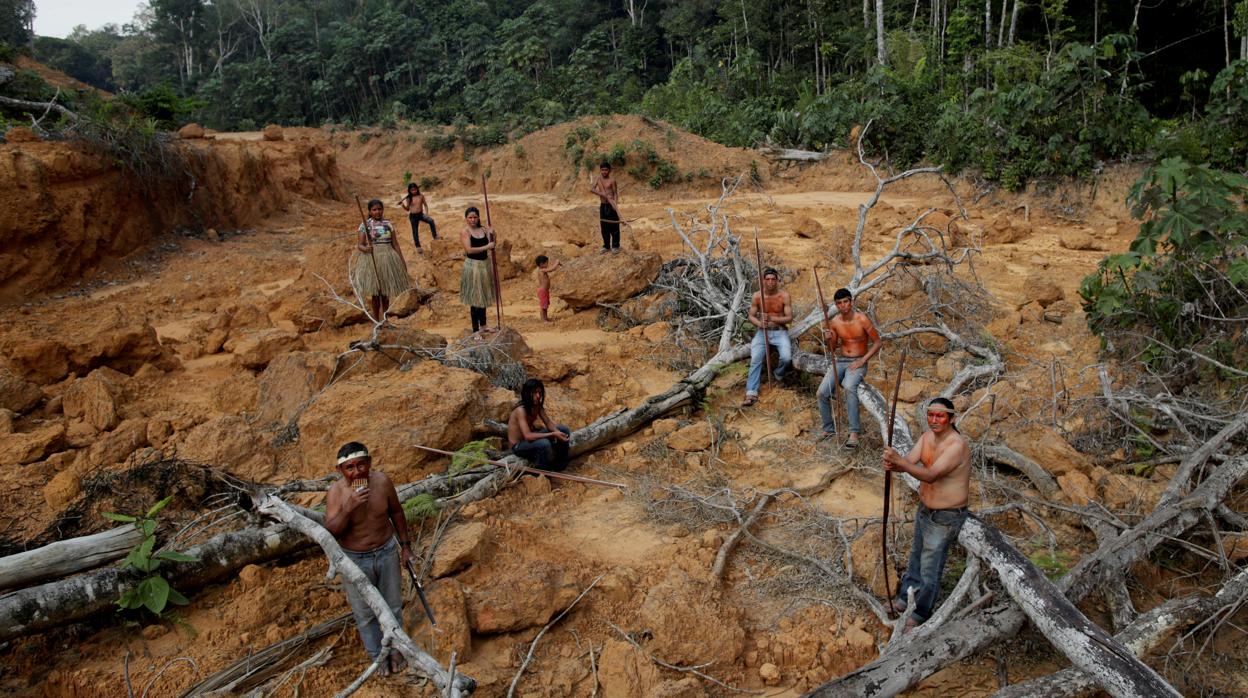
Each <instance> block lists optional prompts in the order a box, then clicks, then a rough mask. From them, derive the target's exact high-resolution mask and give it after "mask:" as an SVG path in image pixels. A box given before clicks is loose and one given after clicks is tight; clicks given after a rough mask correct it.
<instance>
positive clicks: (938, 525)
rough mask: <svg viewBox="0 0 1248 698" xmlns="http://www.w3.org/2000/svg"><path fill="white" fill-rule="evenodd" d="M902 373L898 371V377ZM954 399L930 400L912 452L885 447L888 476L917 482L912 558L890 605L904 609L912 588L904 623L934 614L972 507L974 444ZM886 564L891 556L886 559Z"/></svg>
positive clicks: (940, 398)
mask: <svg viewBox="0 0 1248 698" xmlns="http://www.w3.org/2000/svg"><path fill="white" fill-rule="evenodd" d="M900 378H901V376H900V375H899V376H898V380H899V381H900ZM954 417H955V415H954V411H953V402H952V401H950V400H949V399H947V398H943V397H937V398H933V399H932V401H931V402H929V403H928V405H927V427H928V429H927V431H925V432H923V436H921V437H919V440H918V443H916V444H915V445H914V448H912V449H910V453H908V454H906V455H904V456H903V455H901V454H900V453H898V452H897V451H895V450H893V449H892V447H891V446H890V447H887V448H885V449H884V470H885V471H887V472H886V476H887V474H888V473H892V472H902V473H907V474H909V475H911V476H913V477H914V478H915V479H917V480H918V481H919V500H920V502H921V503H920V504H919V510H918V512H916V514H915V522H914V542H913V543H912V545H911V548H910V561H909V562H908V563H907V564H906V573H905V575H904V576H903V577H902V578H901V582H900V584H899V585H898V589H897V597H896V598H894V599H892V600H891V602H890V603H891V607H892V610H893V611H895V612H897V613H901V612H903V611H905V610H906V599H907V597H908V595H909V591H910V590H911V589H914V601H915V609H914V615H912V616H911V618H910V620H909V621H907V623H906V629H910V628H913V627H915V626H917V625H919V624H921V623H923V622H924V621H926V620H927V619H928V618H929V617H931V615H932V612H933V611H934V610H935V609H936V599H937V597H938V596H939V595H940V577H941V575H942V574H943V573H944V569H945V558H946V557H947V556H948V554H949V545H950V544H951V543H952V542H953V541H954V540H955V539H957V537H958V532H959V531H960V530H961V528H962V522H964V521H966V517H967V516H968V515H969V511H968V510H967V508H966V504H967V500H968V498H969V495H970V481H971V448H970V445H969V444H968V443H967V441H966V437H964V436H962V433H961V432H959V431H958V427H957V425H956V424H955V423H954ZM884 564H885V568H886V569H887V565H888V561H887V560H885V561H884Z"/></svg>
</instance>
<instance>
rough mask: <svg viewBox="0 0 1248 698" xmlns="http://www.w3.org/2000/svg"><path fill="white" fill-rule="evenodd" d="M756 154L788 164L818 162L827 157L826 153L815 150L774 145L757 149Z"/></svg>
mask: <svg viewBox="0 0 1248 698" xmlns="http://www.w3.org/2000/svg"><path fill="white" fill-rule="evenodd" d="M758 152H759V153H760V154H762V155H764V156H766V157H769V158H771V159H772V160H786V161H789V162H819V161H820V160H823V159H824V158H826V157H827V156H828V154H827V153H821V152H818V151H815V150H798V149H796V148H779V147H776V146H774V145H769V146H763V147H761V148H759V149H758Z"/></svg>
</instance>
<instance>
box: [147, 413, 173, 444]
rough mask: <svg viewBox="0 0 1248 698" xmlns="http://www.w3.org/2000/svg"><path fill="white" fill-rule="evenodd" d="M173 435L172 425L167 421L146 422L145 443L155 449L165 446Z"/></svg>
mask: <svg viewBox="0 0 1248 698" xmlns="http://www.w3.org/2000/svg"><path fill="white" fill-rule="evenodd" d="M172 435H173V425H172V424H170V423H169V420H167V419H151V420H148V422H147V443H148V444H149V445H151V446H154V447H155V448H160V447H161V446H164V445H165V442H166V441H168V440H169V437H170V436H172Z"/></svg>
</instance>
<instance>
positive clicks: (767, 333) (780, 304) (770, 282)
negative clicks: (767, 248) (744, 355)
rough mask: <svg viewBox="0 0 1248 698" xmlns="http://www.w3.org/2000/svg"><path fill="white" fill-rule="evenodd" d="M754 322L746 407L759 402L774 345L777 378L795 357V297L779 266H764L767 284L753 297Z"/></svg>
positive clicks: (751, 311) (777, 378)
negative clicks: (791, 326) (791, 333)
mask: <svg viewBox="0 0 1248 698" xmlns="http://www.w3.org/2000/svg"><path fill="white" fill-rule="evenodd" d="M749 318H750V322H752V323H754V326H755V327H757V328H758V330H757V331H755V332H754V341H752V342H750V373H749V376H748V377H746V379H745V401H744V402H742V403H741V406H742V407H749V406H751V405H753V404H754V403H756V402H758V389H759V387H760V385H761V384H762V382H763V363H764V361H765V360H766V358H767V352H768V351H770V350H771V349H770V347H769V346H768V345H770V346H772V347H775V348H776V351H777V352H778V353H779V354H780V364H779V365H778V366H776V370H775V372H774V374H773V375H775V377H776V380H780V379H781V378H784V372H785V370H787V369H788V367H789V364H790V363H791V362H792V361H793V347H792V344H790V342H789V328H788V324H789V323H790V322H792V321H793V299H792V298H790V297H789V292H788V291H785V290H784V289H782V288H780V274H779V272H777V271H776V270H775V269H765V270H763V287H762V288H760V289H759V290H758V292H756V293H755V294H754V296H753V297H752V298H751V299H750V314H749Z"/></svg>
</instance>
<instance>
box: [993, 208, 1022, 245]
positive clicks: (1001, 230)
mask: <svg viewBox="0 0 1248 698" xmlns="http://www.w3.org/2000/svg"><path fill="white" fill-rule="evenodd" d="M1025 237H1027V231H1026V230H1024V229H1022V228H1018V227H1015V226H1014V221H1013V220H1012V219H1011V218H1010V217H1009V216H1008V215H1006V214H1004V213H1002V214H1000V215H998V216H997V217H996V218H994V219H992V222H991V223H989V224H988V230H987V231H985V235H984V238H985V241H986V242H991V243H994V244H998V245H1003V244H1008V243H1011V242H1018V241H1019V240H1022V239H1023V238H1025Z"/></svg>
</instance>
